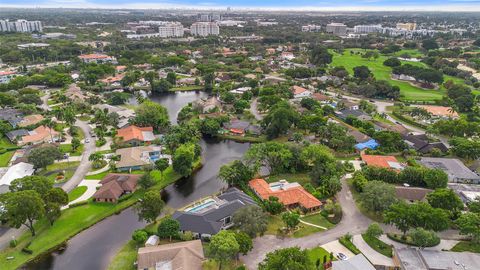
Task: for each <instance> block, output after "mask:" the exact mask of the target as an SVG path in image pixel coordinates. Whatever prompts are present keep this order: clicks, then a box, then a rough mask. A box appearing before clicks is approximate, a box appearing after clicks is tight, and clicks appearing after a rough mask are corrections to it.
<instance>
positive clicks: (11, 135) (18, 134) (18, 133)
mask: <svg viewBox="0 0 480 270" xmlns="http://www.w3.org/2000/svg"><path fill="white" fill-rule="evenodd" d="M26 135H28V130H26V129H17V130H12V131H9V132H7V134H5V136H7V138H8V139H9V140H10V141H11V142H12V143H15V144H16V143H17V142H18V140H19V139H21V138H22V137H23V136H26Z"/></svg>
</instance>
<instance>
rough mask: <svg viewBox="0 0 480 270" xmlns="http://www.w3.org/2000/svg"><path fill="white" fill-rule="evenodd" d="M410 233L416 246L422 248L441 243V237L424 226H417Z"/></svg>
mask: <svg viewBox="0 0 480 270" xmlns="http://www.w3.org/2000/svg"><path fill="white" fill-rule="evenodd" d="M408 235H409V236H410V238H411V239H412V242H413V244H414V245H415V246H417V247H420V248H425V247H431V246H434V245H437V244H438V243H440V238H438V236H437V235H436V234H435V232H433V231H427V230H425V229H423V228H415V229H413V230H411V231H410V232H409V233H408Z"/></svg>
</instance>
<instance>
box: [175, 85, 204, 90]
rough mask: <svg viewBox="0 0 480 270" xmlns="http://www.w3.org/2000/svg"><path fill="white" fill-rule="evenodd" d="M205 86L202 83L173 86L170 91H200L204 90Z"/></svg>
mask: <svg viewBox="0 0 480 270" xmlns="http://www.w3.org/2000/svg"><path fill="white" fill-rule="evenodd" d="M203 88H204V87H203V86H201V85H187V86H179V87H173V88H171V89H170V91H198V90H203Z"/></svg>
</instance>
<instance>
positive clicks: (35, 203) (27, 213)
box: [3, 190, 45, 236]
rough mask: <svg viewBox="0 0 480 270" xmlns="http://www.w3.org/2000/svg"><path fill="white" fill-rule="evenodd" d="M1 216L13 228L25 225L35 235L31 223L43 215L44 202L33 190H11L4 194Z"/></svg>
mask: <svg viewBox="0 0 480 270" xmlns="http://www.w3.org/2000/svg"><path fill="white" fill-rule="evenodd" d="M4 207H5V208H4V211H5V212H4V215H3V217H4V218H5V220H7V222H8V224H9V225H10V226H11V227H14V228H17V229H18V228H20V226H22V225H25V226H26V227H27V228H28V229H29V230H30V232H31V234H32V236H35V227H34V226H33V223H34V221H35V220H39V219H41V218H43V217H44V216H45V207H44V202H43V201H42V198H41V197H40V195H39V194H38V193H37V192H36V191H34V190H22V191H18V192H12V193H10V194H8V195H7V196H6V201H5V204H4Z"/></svg>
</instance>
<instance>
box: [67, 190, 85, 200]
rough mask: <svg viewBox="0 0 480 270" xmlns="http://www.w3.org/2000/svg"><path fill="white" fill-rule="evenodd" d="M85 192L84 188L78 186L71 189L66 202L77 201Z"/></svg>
mask: <svg viewBox="0 0 480 270" xmlns="http://www.w3.org/2000/svg"><path fill="white" fill-rule="evenodd" d="M85 191H87V187H86V186H79V187H76V188H74V189H72V191H70V193H68V201H69V202H71V201H74V200H76V199H78V198H79V197H80V196H82V195H83V193H85Z"/></svg>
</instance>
